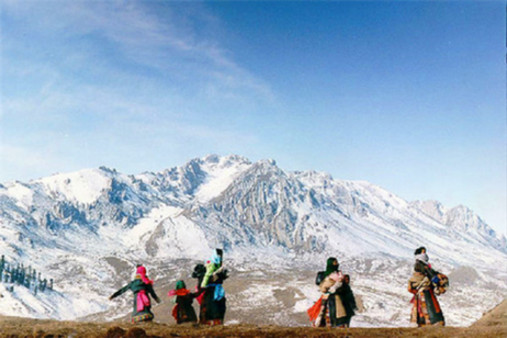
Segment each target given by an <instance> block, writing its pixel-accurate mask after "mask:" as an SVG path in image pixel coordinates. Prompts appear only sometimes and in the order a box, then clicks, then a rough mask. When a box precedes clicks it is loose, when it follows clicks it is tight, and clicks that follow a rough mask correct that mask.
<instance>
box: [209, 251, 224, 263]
mask: <svg viewBox="0 0 507 338" xmlns="http://www.w3.org/2000/svg"><path fill="white" fill-rule="evenodd" d="M210 261H211V262H212V263H213V264H216V265H221V264H222V257H220V255H219V254H218V252H217V251H215V252H213V255H212V256H211V259H210Z"/></svg>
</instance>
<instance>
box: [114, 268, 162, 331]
mask: <svg viewBox="0 0 507 338" xmlns="http://www.w3.org/2000/svg"><path fill="white" fill-rule="evenodd" d="M136 272H137V274H136V277H135V278H134V280H133V281H131V282H130V283H128V284H127V285H125V286H124V287H122V288H121V289H120V290H118V291H116V292H115V293H113V294H112V295H111V297H109V299H110V300H111V299H113V298H116V297H118V296H119V295H121V294H123V293H125V292H127V291H128V290H131V291H132V292H133V293H134V310H133V312H132V323H139V322H144V321H152V320H153V318H154V317H155V316H154V315H153V313H152V312H151V302H150V297H149V296H151V297H153V299H155V300H156V301H157V303H160V299H159V298H158V296H157V294H156V293H155V291H154V290H153V281H152V280H150V279H149V278H148V277H147V276H146V268H145V267H144V266H142V265H138V266H137V270H136Z"/></svg>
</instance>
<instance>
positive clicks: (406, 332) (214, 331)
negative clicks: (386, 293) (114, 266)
mask: <svg viewBox="0 0 507 338" xmlns="http://www.w3.org/2000/svg"><path fill="white" fill-rule="evenodd" d="M0 337H13V338H14V337H97V338H99V337H100V338H104V337H108V338H113V337H118V338H119V337H435V338H437V337H438V338H440V337H474V338H478V337H507V300H504V301H503V302H502V303H501V304H500V305H498V306H497V307H495V308H494V309H492V310H491V311H489V312H487V313H486V314H484V316H483V317H482V318H481V319H480V320H478V321H477V322H476V323H474V324H473V325H471V326H470V327H427V328H350V329H329V328H320V329H315V328H311V327H280V326H274V325H265V326H259V325H227V326H217V327H203V326H192V325H179V326H177V325H167V324H161V323H144V324H140V325H132V324H130V323H125V322H108V323H97V322H75V321H54V320H38V319H28V318H19V317H2V316H0Z"/></svg>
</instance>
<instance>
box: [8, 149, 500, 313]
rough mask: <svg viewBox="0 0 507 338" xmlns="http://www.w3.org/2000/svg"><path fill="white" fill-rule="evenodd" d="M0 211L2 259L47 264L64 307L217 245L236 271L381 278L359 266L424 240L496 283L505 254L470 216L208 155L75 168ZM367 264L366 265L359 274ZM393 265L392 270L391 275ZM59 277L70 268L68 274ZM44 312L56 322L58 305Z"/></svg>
mask: <svg viewBox="0 0 507 338" xmlns="http://www.w3.org/2000/svg"><path fill="white" fill-rule="evenodd" d="M0 207H1V213H0V238H2V240H3V241H2V243H1V244H0V251H1V253H2V254H5V255H6V256H7V257H8V258H9V259H11V260H16V261H20V262H24V263H25V264H26V265H28V264H32V265H33V266H35V267H37V268H38V269H43V268H51V269H52V271H53V272H54V274H55V277H56V278H55V280H57V281H58V283H57V284H56V285H57V286H56V289H57V290H58V289H59V288H60V290H61V292H62V299H67V298H69V299H74V300H75V301H78V300H80V301H81V300H82V299H86V298H90V297H91V298H92V299H94V298H96V296H97V295H98V294H103V293H106V292H108V291H111V289H110V288H106V289H105V290H101V289H100V288H97V287H96V284H101V285H102V284H103V285H110V286H111V285H116V284H117V283H118V278H124V277H125V271H118V270H117V268H116V265H118V264H119V266H124V267H126V266H132V265H135V262H139V261H145V262H152V265H153V267H154V268H157V269H161V271H167V269H166V268H165V267H164V265H167V262H168V261H171V260H174V259H178V258H182V259H183V258H184V259H191V260H202V259H204V258H206V257H207V256H208V255H209V253H210V252H211V250H212V249H213V248H215V247H223V248H224V249H225V252H226V255H227V257H228V258H229V261H230V263H231V264H232V265H231V267H233V268H235V269H243V267H241V266H242V265H244V264H246V265H247V266H251V267H257V266H259V265H261V266H262V265H265V266H266V268H267V267H268V266H269V268H274V269H277V267H281V266H285V265H287V264H288V263H287V260H290V261H293V262H292V263H290V264H291V266H298V268H302V269H310V270H312V269H315V268H316V266H317V264H316V262H317V261H322V260H324V259H325V257H326V256H330V255H332V256H339V257H341V260H344V261H345V262H347V261H349V262H354V263H353V265H351V266H350V268H351V269H352V270H354V269H355V270H357V271H363V272H361V273H364V274H365V275H364V276H368V278H380V272H375V273H374V274H373V275H372V274H371V273H370V272H368V271H369V269H370V268H371V269H373V267H374V266H376V265H378V264H380V265H382V264H383V263H382V260H383V259H390V258H389V257H391V258H393V259H396V261H398V260H401V261H403V260H407V259H409V258H410V257H411V256H412V254H413V249H414V248H415V247H418V246H420V245H425V246H426V247H428V249H429V253H430V257H431V258H432V260H433V261H434V262H437V263H438V264H440V265H442V266H444V267H447V268H450V269H452V268H453V267H455V268H458V267H459V266H471V267H473V269H474V270H477V271H483V272H481V273H487V274H492V276H493V277H494V278H495V280H496V281H497V282H495V283H497V284H495V285H499V287H501V288H503V287H504V286H503V285H504V284H506V283H505V276H507V271H504V270H505V269H500V270H498V271H494V269H492V268H490V267H495V266H501V265H502V262H505V260H506V259H507V244H506V241H505V237H501V236H498V235H497V234H496V233H495V232H494V231H493V230H492V229H491V228H490V227H489V226H488V225H487V224H486V223H485V222H483V221H482V219H481V218H480V217H478V216H477V215H475V214H474V213H473V212H472V211H471V210H470V209H468V208H465V207H455V208H451V209H447V208H445V207H444V206H443V205H442V204H441V203H439V202H435V201H433V202H431V201H427V202H421V201H416V202H407V201H405V200H403V199H402V198H400V197H398V196H396V195H395V194H393V193H391V192H389V191H387V190H385V189H383V188H381V187H378V186H376V185H374V184H371V183H369V182H366V181H345V180H336V179H334V178H333V177H332V176H331V175H330V174H327V173H320V172H316V171H294V172H289V171H285V170H283V169H281V168H279V167H278V166H277V164H276V161H274V160H261V161H257V162H251V161H250V160H248V159H246V158H244V157H241V156H238V155H230V156H223V157H221V156H217V155H208V156H206V157H203V158H195V159H192V160H190V161H188V162H187V163H185V164H184V165H182V166H179V167H172V168H168V169H164V170H162V171H159V172H143V173H141V174H136V175H127V174H123V173H120V172H118V171H117V170H115V169H111V168H106V167H99V168H93V169H84V170H80V171H77V172H72V173H68V174H55V175H52V176H49V177H45V178H41V179H37V180H32V181H30V182H28V183H22V182H10V183H5V184H3V185H2V186H0ZM196 243H198V244H197V245H196ZM370 260H373V261H372V262H376V263H371V264H373V265H371V266H370V265H367V266H370V268H367V269H366V270H364V268H363V264H365V263H364V262H365V261H370ZM112 262H116V263H114V264H113V263H112ZM118 262H121V263H118ZM261 262H265V264H262V263H261ZM111 264H113V265H114V266H113V265H111ZM351 264H352V263H351ZM368 264H370V263H368ZM396 264H397V265H399V264H398V263H396ZM400 264H401V263H400ZM404 264H405V263H403V264H401V265H399V267H398V268H397V269H399V270H400V271H402V272H401V274H404V273H406V272H403V271H405V270H404V269H406V266H408V265H406V264H405V265H404ZM84 267H93V269H92V270H91V271H88V269H86V268H84ZM174 269H176V270H175V271H177V269H178V267H174ZM69 271H77V272H78V273H76V276H75V277H74V276H72V277H70V278H68V277H66V276H67V274H68V272H69ZM374 271H376V270H374ZM164 273H165V272H164ZM377 273H378V274H379V275H378V276H377V275H375V274H377ZM167 276H169V275H167ZM372 276H374V277H372ZM78 277H79V278H78ZM67 279H68V280H67ZM480 280H482V278H481V279H480ZM471 285H472V286H471V287H476V286H474V285H475V284H473V283H472V284H471ZM506 288H507V285H506ZM400 290H402V289H400ZM502 290H503V289H502ZM364 292H367V289H364ZM400 292H401V291H400ZM308 294H309V295H313V293H312V292H311V291H308ZM23 297H24V296H23ZM23 297H22V296H20V295H18V298H19V299H20V300H22V298H23ZM66 297H67V298H66ZM371 297H372V298H371V299H377V298H376V296H373V295H371ZM490 297H494V295H493V294H492V295H490ZM14 298H16V297H14ZM14 298H13V299H14ZM491 299H493V298H491ZM14 301H15V300H13V302H14ZM44 302H46V300H45V301H44ZM395 302H398V300H396V301H394V300H393V304H394V303H395ZM44 304H46V303H44ZM61 304H67V303H65V302H64V301H62V303H61ZM46 305H47V306H49V307H52V308H53V310H51V311H53V312H51V311H50V312H51V313H53V314H55V315H64V314H62V313H63V312H64V310H63V309H62V308H61V306H64V305H57V304H56V305H55V304H52V305H51V304H50V305H48V304H46ZM17 306H18V307H20V306H22V305H19V304H18V305H17ZM41 306H42V305H41ZM80 306H81V307H82V308H77V309H76V311H74V312H73V314H72V315H73V316H75V317H79V316H84V315H88V314H90V313H92V312H94V311H95V312H97V311H105V310H106V309H107V308H108V305H107V304H106V303H104V302H103V301H96V302H92V304H91V305H90V306H86V305H80ZM371 306H374V307H375V306H377V305H375V304H373V305H371ZM300 307H301V306H299V307H298V309H300ZM26 311H27V312H28V313H35V315H37V316H41V315H42V314H41V313H40V312H37V311H36V310H30V311H32V312H30V311H28V310H26ZM48 311H49V310H48ZM298 311H299V310H298ZM378 315H381V313H380V312H379V314H378Z"/></svg>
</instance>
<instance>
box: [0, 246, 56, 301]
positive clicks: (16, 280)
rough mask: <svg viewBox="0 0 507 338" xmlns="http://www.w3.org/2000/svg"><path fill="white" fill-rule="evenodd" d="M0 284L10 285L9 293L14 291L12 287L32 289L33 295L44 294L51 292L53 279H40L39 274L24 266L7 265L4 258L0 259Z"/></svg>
mask: <svg viewBox="0 0 507 338" xmlns="http://www.w3.org/2000/svg"><path fill="white" fill-rule="evenodd" d="M0 282H2V283H10V284H11V286H10V287H8V289H9V290H10V291H13V290H14V285H20V286H24V287H26V288H28V289H32V290H33V293H34V295H37V292H44V291H46V290H53V278H50V279H49V283H48V280H47V279H46V278H44V279H42V277H41V273H40V272H37V270H35V269H32V266H28V267H25V266H24V264H19V263H18V264H14V263H10V264H9V263H8V262H7V261H6V260H5V256H4V255H2V257H1V258H0Z"/></svg>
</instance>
